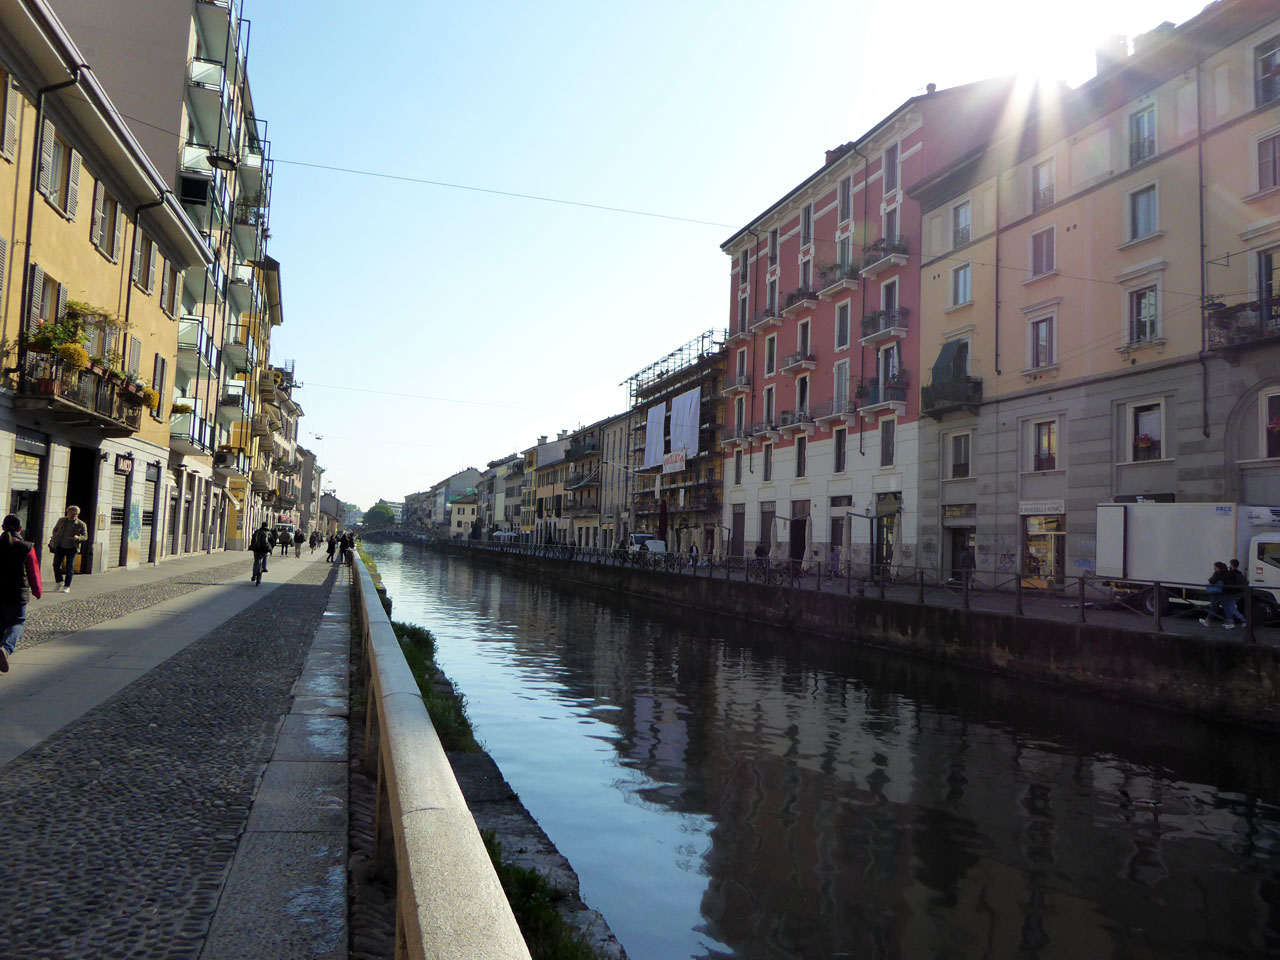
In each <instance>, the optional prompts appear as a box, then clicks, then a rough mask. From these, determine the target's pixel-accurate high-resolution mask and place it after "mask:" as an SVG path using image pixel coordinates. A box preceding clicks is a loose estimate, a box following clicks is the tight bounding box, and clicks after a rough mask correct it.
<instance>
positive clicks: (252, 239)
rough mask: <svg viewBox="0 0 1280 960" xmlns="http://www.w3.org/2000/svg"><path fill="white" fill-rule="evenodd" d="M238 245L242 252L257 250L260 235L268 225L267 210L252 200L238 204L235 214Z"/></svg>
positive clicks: (238, 202) (241, 201)
mask: <svg viewBox="0 0 1280 960" xmlns="http://www.w3.org/2000/svg"><path fill="white" fill-rule="evenodd" d="M234 221H235V235H236V244H237V245H238V246H239V247H240V249H241V250H256V249H257V248H258V239H259V234H260V233H261V232H262V228H263V227H265V226H266V225H267V210H266V208H265V207H262V206H259V205H258V204H257V203H255V202H253V201H250V200H240V201H237V202H236V206H235V213H234Z"/></svg>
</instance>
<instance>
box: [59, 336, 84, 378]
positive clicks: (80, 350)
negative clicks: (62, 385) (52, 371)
mask: <svg viewBox="0 0 1280 960" xmlns="http://www.w3.org/2000/svg"><path fill="white" fill-rule="evenodd" d="M53 352H54V354H56V355H57V356H58V357H59V358H60V359H61V360H62V369H63V371H64V372H68V373H79V372H80V371H81V370H84V369H86V368H87V367H88V366H89V351H88V350H86V349H85V348H84V347H82V346H81V345H80V344H78V343H60V344H58V345H57V346H55V347H54V348H53Z"/></svg>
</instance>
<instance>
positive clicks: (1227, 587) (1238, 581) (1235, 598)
mask: <svg viewBox="0 0 1280 960" xmlns="http://www.w3.org/2000/svg"><path fill="white" fill-rule="evenodd" d="M1247 582H1248V581H1247V580H1246V578H1245V575H1244V571H1243V570H1241V569H1240V561H1239V560H1232V561H1231V563H1230V564H1229V565H1228V567H1227V578H1226V580H1224V581H1223V584H1222V606H1223V609H1224V610H1225V611H1226V618H1227V622H1226V623H1224V624H1223V625H1222V626H1223V627H1224V628H1226V629H1227V630H1234V629H1235V628H1236V627H1238V626H1242V625H1243V624H1246V623H1248V622H1249V618H1248V617H1246V616H1245V615H1244V611H1242V610H1241V609H1240V595H1241V594H1243V593H1244V587H1245V584H1246V583H1247Z"/></svg>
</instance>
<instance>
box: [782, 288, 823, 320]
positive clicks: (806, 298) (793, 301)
mask: <svg viewBox="0 0 1280 960" xmlns="http://www.w3.org/2000/svg"><path fill="white" fill-rule="evenodd" d="M817 305H818V295H817V294H816V293H814V292H813V291H812V290H810V289H809V288H808V287H800V288H798V289H796V290H792V291H791V292H790V293H788V294H787V305H786V306H785V307H783V308H782V315H783V316H784V317H795V316H798V315H799V314H801V313H803V312H804V311H805V310H812V309H813V308H814V307H816V306H817Z"/></svg>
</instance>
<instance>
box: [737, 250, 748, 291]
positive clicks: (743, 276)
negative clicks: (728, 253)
mask: <svg viewBox="0 0 1280 960" xmlns="http://www.w3.org/2000/svg"><path fill="white" fill-rule="evenodd" d="M750 264H751V256H750V254H749V253H748V252H747V251H746V250H743V251H742V252H741V253H740V254H738V282H739V283H746V282H747V280H748V279H749V277H748V276H747V271H748V267H749V266H750Z"/></svg>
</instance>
